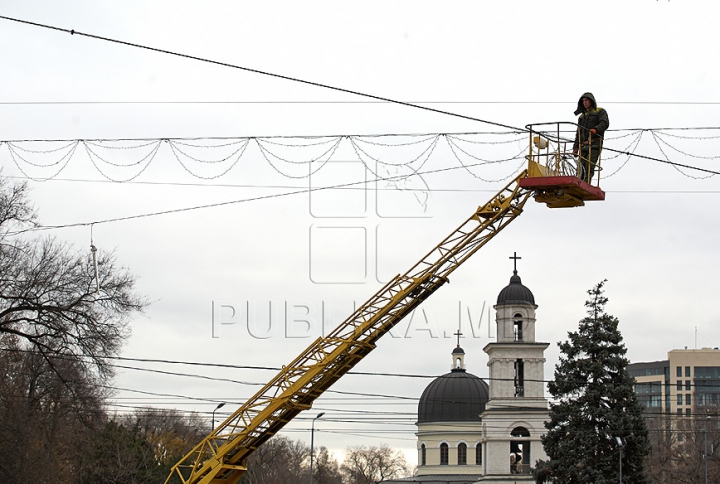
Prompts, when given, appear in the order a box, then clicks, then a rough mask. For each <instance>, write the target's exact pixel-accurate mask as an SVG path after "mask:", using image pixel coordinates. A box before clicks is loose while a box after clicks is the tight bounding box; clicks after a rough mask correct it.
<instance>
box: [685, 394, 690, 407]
mask: <svg viewBox="0 0 720 484" xmlns="http://www.w3.org/2000/svg"><path fill="white" fill-rule="evenodd" d="M690 398H691V395H690V394H689V393H686V394H685V405H690Z"/></svg>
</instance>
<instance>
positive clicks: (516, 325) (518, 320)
mask: <svg viewBox="0 0 720 484" xmlns="http://www.w3.org/2000/svg"><path fill="white" fill-rule="evenodd" d="M513 337H514V339H515V341H522V340H523V334H522V314H520V313H518V314H516V315H515V320H514V321H513Z"/></svg>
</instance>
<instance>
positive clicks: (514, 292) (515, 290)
mask: <svg viewBox="0 0 720 484" xmlns="http://www.w3.org/2000/svg"><path fill="white" fill-rule="evenodd" d="M497 304H532V305H533V306H534V305H535V296H533V293H532V292H531V291H530V289H528V288H527V287H525V286H523V284H522V281H521V280H520V276H518V275H517V271H513V276H512V277H511V278H510V284H508V285H507V286H505V288H503V290H502V291H500V294H498V298H497Z"/></svg>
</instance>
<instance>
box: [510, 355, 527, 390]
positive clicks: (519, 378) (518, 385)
mask: <svg viewBox="0 0 720 484" xmlns="http://www.w3.org/2000/svg"><path fill="white" fill-rule="evenodd" d="M513 382H514V383H515V396H516V397H524V396H525V363H524V362H523V360H522V358H518V359H517V360H515V377H514V378H513Z"/></svg>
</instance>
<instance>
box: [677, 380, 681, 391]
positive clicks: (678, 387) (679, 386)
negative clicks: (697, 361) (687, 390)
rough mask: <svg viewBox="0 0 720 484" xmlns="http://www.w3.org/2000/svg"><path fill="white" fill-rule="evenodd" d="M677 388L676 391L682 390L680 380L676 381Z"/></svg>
mask: <svg viewBox="0 0 720 484" xmlns="http://www.w3.org/2000/svg"><path fill="white" fill-rule="evenodd" d="M677 389H678V391H680V390H682V380H678V381H677Z"/></svg>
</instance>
